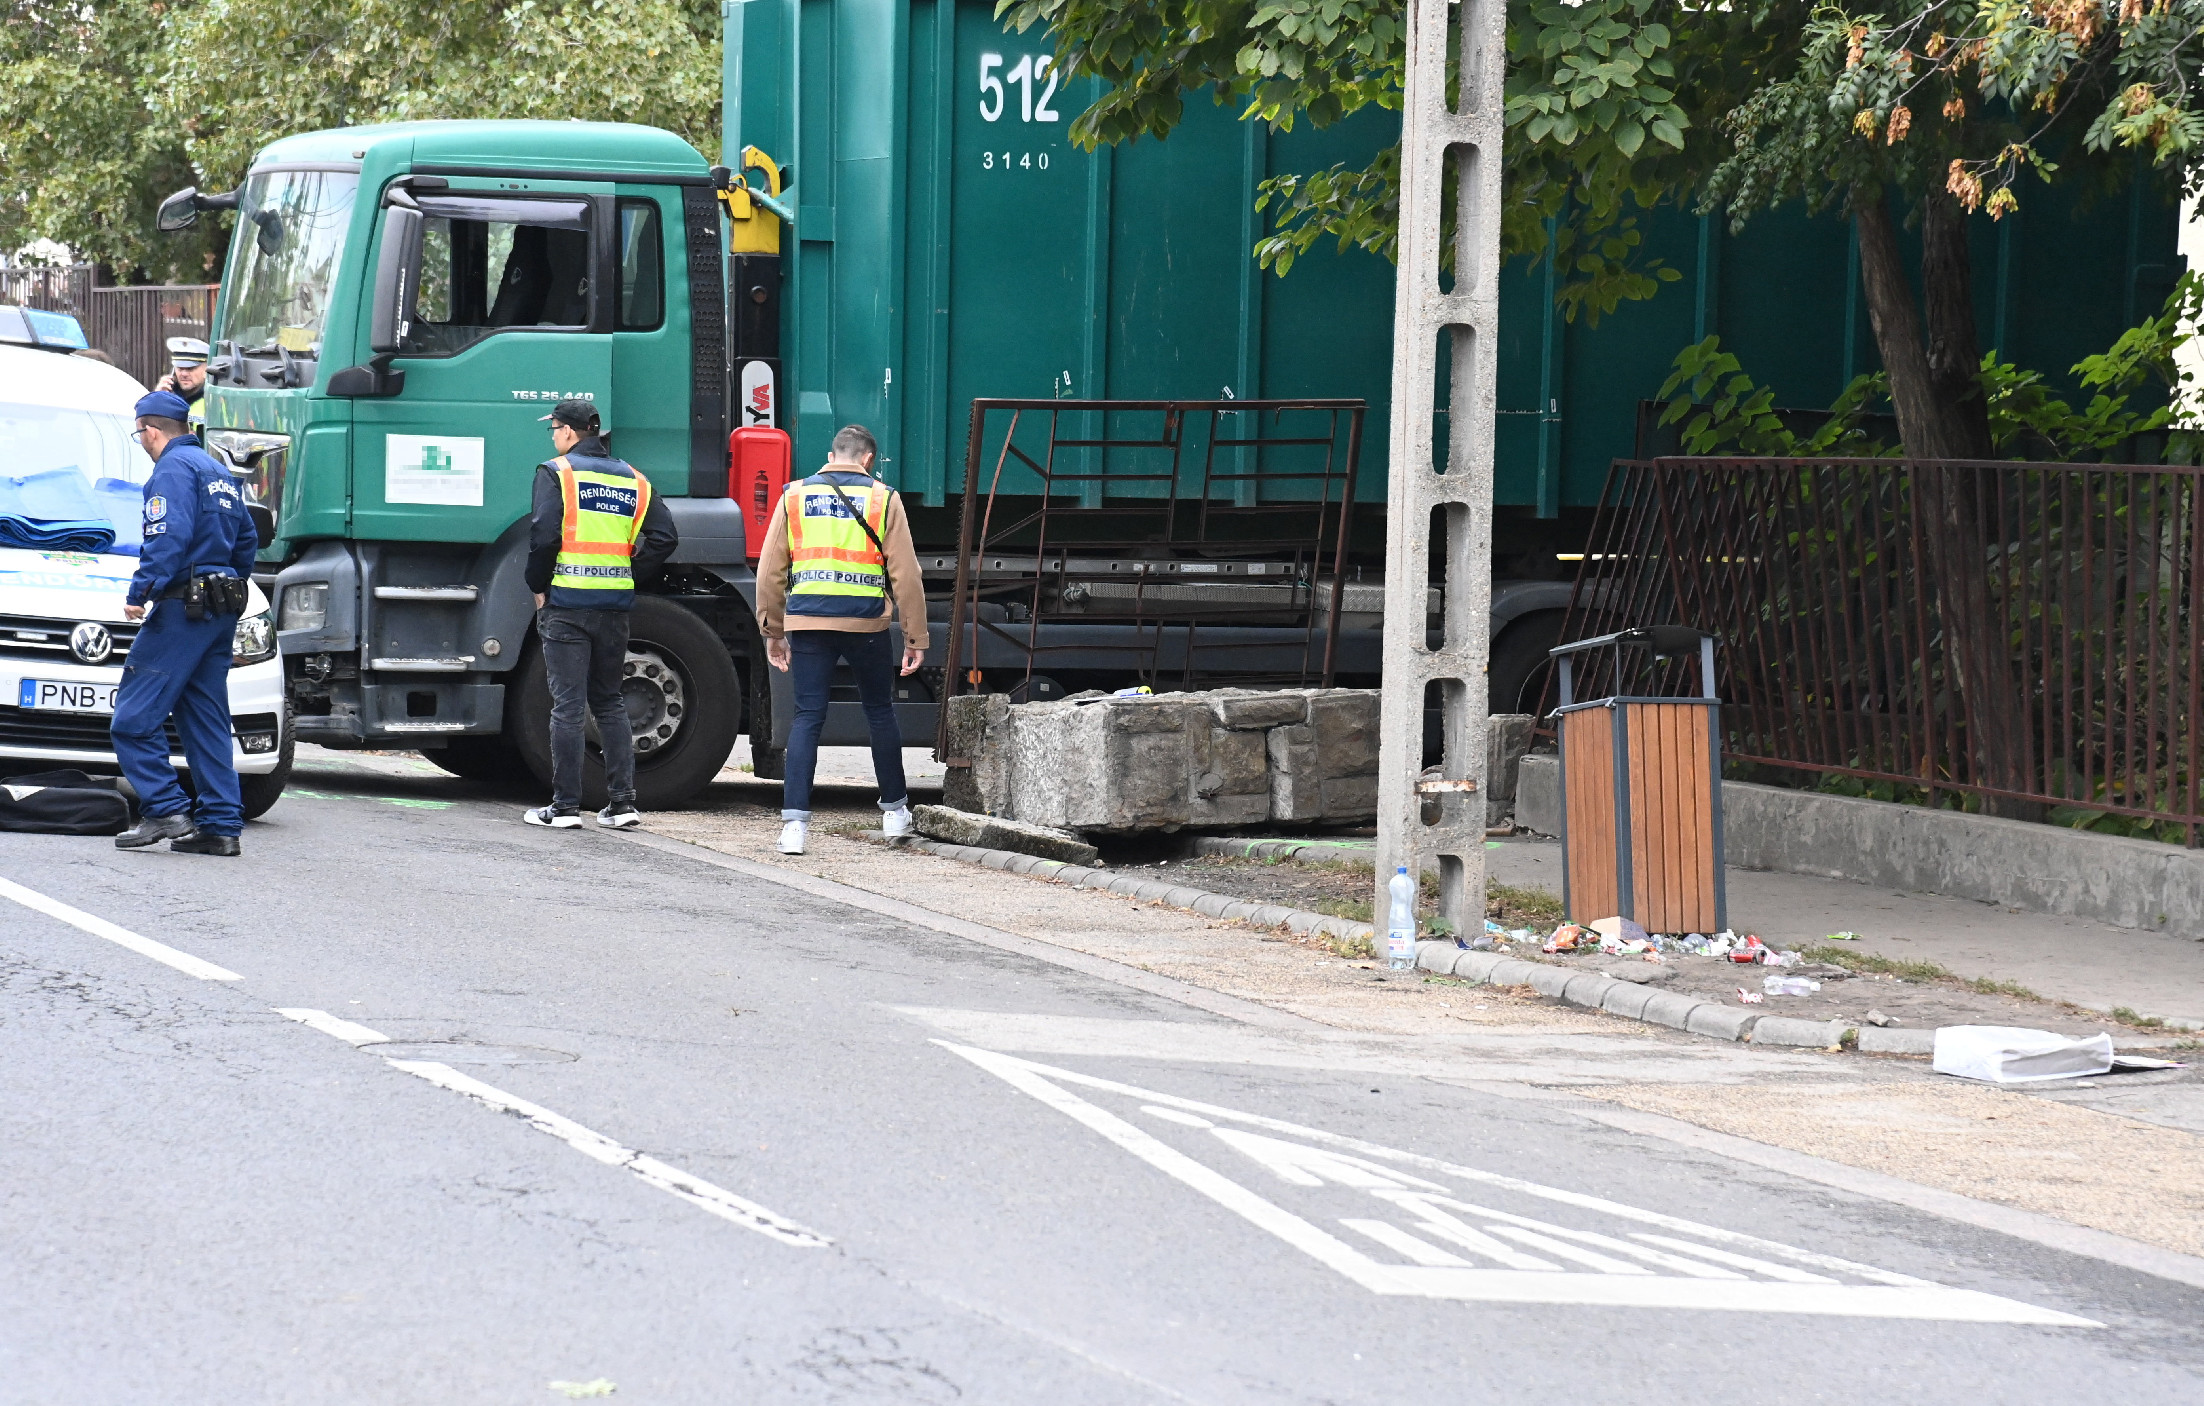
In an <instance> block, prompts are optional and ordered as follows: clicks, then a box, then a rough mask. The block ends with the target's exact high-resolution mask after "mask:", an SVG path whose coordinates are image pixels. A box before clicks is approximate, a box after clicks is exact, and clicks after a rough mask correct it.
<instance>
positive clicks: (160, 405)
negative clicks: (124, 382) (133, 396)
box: [130, 391, 191, 423]
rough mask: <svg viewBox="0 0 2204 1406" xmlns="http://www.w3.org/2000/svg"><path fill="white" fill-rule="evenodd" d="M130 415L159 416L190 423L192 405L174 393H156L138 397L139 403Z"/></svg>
mask: <svg viewBox="0 0 2204 1406" xmlns="http://www.w3.org/2000/svg"><path fill="white" fill-rule="evenodd" d="M130 413H131V414H133V415H138V416H145V415H158V416H160V417H161V418H162V419H164V420H183V421H186V422H187V423H188V422H189V421H190V419H191V405H190V403H189V402H187V401H186V400H185V399H184V398H183V397H182V396H180V395H178V394H176V392H174V391H154V392H153V393H151V394H150V395H143V396H140V397H138V403H137V405H136V406H135V407H133V408H132V410H131V412H130Z"/></svg>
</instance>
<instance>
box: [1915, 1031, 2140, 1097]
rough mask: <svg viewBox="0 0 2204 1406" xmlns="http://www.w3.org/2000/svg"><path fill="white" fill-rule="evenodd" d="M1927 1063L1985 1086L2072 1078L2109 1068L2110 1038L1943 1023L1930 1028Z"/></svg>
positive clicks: (2110, 1063)
mask: <svg viewBox="0 0 2204 1406" xmlns="http://www.w3.org/2000/svg"><path fill="white" fill-rule="evenodd" d="M1935 1048H1936V1054H1935V1057H1934V1059H1933V1060H1931V1061H1930V1067H1931V1068H1933V1069H1934V1070H1935V1071H1936V1072H1937V1073H1939V1074H1951V1075H1955V1076H1957V1077H1958V1078H1961V1079H1980V1080H1983V1081H1984V1082H1986V1083H1991V1084H2024V1083H2029V1082H2031V1081H2034V1080H2038V1079H2073V1078H2077V1077H2079V1076H2081V1075H2085V1074H2103V1073H2107V1072H2109V1071H2110V1070H2111V1068H2112V1037H2111V1036H2110V1035H2107V1034H2105V1033H2104V1032H2102V1031H2099V1032H2098V1033H2097V1034H2095V1035H2090V1036H2086V1037H2084V1038H2081V1039H2073V1038H2071V1037H2069V1036H2065V1035H2054V1034H2052V1033H2051V1032H2050V1031H2048V1030H2027V1029H2023V1028H2021V1027H2018V1026H2011V1025H1946V1026H1941V1027H1939V1028H1938V1029H1937V1032H1936V1047H1935Z"/></svg>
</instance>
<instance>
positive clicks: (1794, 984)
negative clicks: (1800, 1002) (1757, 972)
mask: <svg viewBox="0 0 2204 1406" xmlns="http://www.w3.org/2000/svg"><path fill="white" fill-rule="evenodd" d="M1760 989H1761V990H1763V991H1765V992H1767V993H1768V994H1769V995H1770V996H1811V995H1813V994H1814V993H1815V992H1816V991H1819V990H1820V989H1821V983H1820V982H1818V981H1816V980H1814V979H1813V978H1812V977H1810V976H1764V977H1762V978H1760Z"/></svg>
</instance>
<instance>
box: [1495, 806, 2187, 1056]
mask: <svg viewBox="0 0 2204 1406" xmlns="http://www.w3.org/2000/svg"><path fill="white" fill-rule="evenodd" d="M1485 862H1486V865H1487V871H1486V872H1487V873H1488V874H1489V875H1490V876H1491V878H1492V879H1493V880H1494V881H1495V882H1497V883H1503V884H1513V885H1515V886H1517V887H1519V888H1537V889H1544V890H1546V891H1547V892H1549V893H1556V894H1558V893H1560V892H1561V844H1560V842H1559V841H1558V840H1534V839H1528V838H1517V839H1510V840H1502V841H1500V842H1499V843H1498V845H1497V847H1495V848H1491V849H1487V850H1486V851H1485ZM1729 919H1730V926H1731V927H1732V928H1733V929H1735V930H1737V931H1738V932H1756V933H1759V934H1760V936H1761V937H1762V938H1763V939H1764V940H1766V941H1769V942H1772V943H1774V944H1776V945H1778V946H1795V945H1798V944H1803V943H1807V942H1814V941H1817V940H1819V939H1821V938H1823V937H1826V936H1827V935H1828V934H1830V933H1833V932H1856V933H1858V934H1859V935H1860V938H1861V941H1860V942H1859V944H1858V946H1859V948H1860V949H1861V950H1862V951H1865V952H1872V953H1876V954H1878V955H1881V956H1885V957H1893V958H1898V959H1900V960H1903V961H1912V962H1934V963H1936V964H1937V965H1939V966H1942V967H1946V968H1949V969H1950V970H1951V971H1952V972H1953V973H1954V974H1955V975H1958V976H1962V977H1978V976H1981V977H1989V978H1991V979H1992V980H1995V981H2014V982H2018V983H2020V984H2021V985H2022V986H2025V987H2027V988H2028V989H2029V990H2031V991H2033V992H2035V993H2036V994H2038V995H2040V996H2048V997H2050V998H2051V999H2053V1000H2057V1001H2072V1002H2073V1003H2074V1004H2075V1005H2077V1006H2087V1007H2089V1008H2090V1009H2092V1010H2100V1011H2110V1010H2112V1009H2113V1008H2114V1007H2116V1006H2124V1007H2126V1008H2128V1009H2129V1010H2133V1011H2137V1012H2140V1013H2141V1014H2143V1015H2146V1016H2158V1017H2160V1018H2162V1019H2165V1020H2168V1021H2178V1022H2181V1023H2182V1024H2185V1025H2188V1026H2190V1027H2192V1028H2194V1027H2204V942H2198V941H2196V940H2194V939H2191V938H2185V937H2170V936H2166V935H2164V934H2159V933H2147V932H2138V931H2136V930H2135V929H2132V928H2115V927H2107V926H2105V925H2104V924H2101V923H2092V922H2087V921H2085V920H2082V919H2078V918H2054V917H2047V916H2044V915H2042V914H2036V913H2022V912H2018V911H2015V910H2011V909H2005V908H1998V907H1994V906H1992V905H1990V904H1987V903H1975V902H1972V901H1970V900H1967V899H1960V898H1943V897H1939V896H1937V895H1935V894H1925V893H1893V892H1891V891H1890V890H1888V889H1879V888H1870V887H1869V886H1868V885H1866V884H1856V883H1849V882H1847V881H1845V880H1842V879H1817V878H1812V877H1809V876H1807V875H1803V874H1777V873H1769V872H1765V871H1759V870H1752V869H1737V868H1732V869H1731V870H1730V871H1729Z"/></svg>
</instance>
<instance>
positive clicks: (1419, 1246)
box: [1339, 1216, 1470, 1269]
mask: <svg viewBox="0 0 2204 1406" xmlns="http://www.w3.org/2000/svg"><path fill="white" fill-rule="evenodd" d="M1339 1223H1340V1224H1341V1225H1343V1226H1345V1227H1347V1228H1348V1229H1349V1230H1359V1231H1361V1232H1362V1233H1363V1234H1364V1235H1367V1236H1369V1237H1370V1238H1371V1239H1372V1240H1375V1241H1377V1242H1378V1243H1379V1244H1380V1245H1383V1246H1384V1247H1385V1248H1386V1249H1388V1250H1391V1251H1393V1252H1394V1253H1395V1254H1398V1255H1406V1256H1407V1257H1408V1259H1409V1260H1410V1262H1412V1263H1415V1264H1436V1265H1445V1266H1447V1267H1449V1268H1454V1269H1467V1268H1469V1267H1470V1264H1469V1261H1468V1260H1465V1259H1463V1258H1462V1257H1461V1256H1460V1255H1456V1254H1450V1253H1448V1252H1447V1251H1445V1250H1442V1249H1440V1248H1439V1247H1438V1246H1436V1245H1434V1244H1432V1243H1431V1242H1430V1241H1428V1240H1418V1239H1417V1238H1416V1237H1415V1236H1413V1235H1410V1234H1409V1233H1408V1232H1407V1231H1405V1230H1402V1229H1401V1228H1400V1227H1399V1226H1397V1225H1394V1224H1393V1223H1392V1222H1390V1221H1382V1220H1361V1219H1357V1218H1355V1217H1351V1216H1342V1217H1341V1218H1340V1221H1339Z"/></svg>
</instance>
